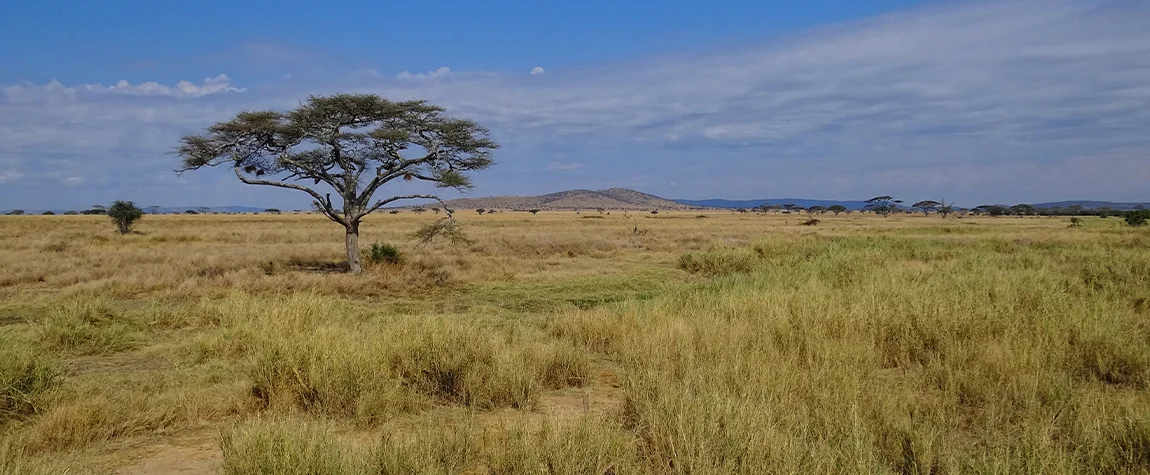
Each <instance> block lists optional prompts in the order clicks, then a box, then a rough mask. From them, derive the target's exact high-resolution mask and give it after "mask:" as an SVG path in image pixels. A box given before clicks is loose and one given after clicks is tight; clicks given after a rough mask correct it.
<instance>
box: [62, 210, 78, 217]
mask: <svg viewBox="0 0 1150 475" xmlns="http://www.w3.org/2000/svg"><path fill="white" fill-rule="evenodd" d="M77 214H80V213H79V212H77V211H75V210H68V211H65V212H64V215H65V216H75V215H77Z"/></svg>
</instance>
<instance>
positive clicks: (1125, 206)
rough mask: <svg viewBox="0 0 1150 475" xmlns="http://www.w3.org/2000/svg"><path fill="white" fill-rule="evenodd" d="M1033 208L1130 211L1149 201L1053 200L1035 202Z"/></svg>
mask: <svg viewBox="0 0 1150 475" xmlns="http://www.w3.org/2000/svg"><path fill="white" fill-rule="evenodd" d="M1031 206H1034V207H1035V208H1070V207H1072V206H1079V207H1081V208H1082V209H1099V208H1109V209H1113V210H1118V211H1130V210H1132V209H1135V208H1137V207H1139V206H1141V207H1143V208H1150V203H1114V202H1110V201H1055V202H1051V203H1036V204H1033V205H1031Z"/></svg>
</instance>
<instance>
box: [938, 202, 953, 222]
mask: <svg viewBox="0 0 1150 475" xmlns="http://www.w3.org/2000/svg"><path fill="white" fill-rule="evenodd" d="M935 211H936V212H938V215H939V216H942V219H946V217H947V216H948V215H950V214H951V213H953V212H954V203H947V202H946V198H943V199H941V200H939V201H938V209H937V210H935Z"/></svg>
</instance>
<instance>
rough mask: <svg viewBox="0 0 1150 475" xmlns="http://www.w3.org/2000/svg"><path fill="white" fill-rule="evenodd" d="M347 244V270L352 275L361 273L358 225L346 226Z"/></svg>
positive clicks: (361, 263)
mask: <svg viewBox="0 0 1150 475" xmlns="http://www.w3.org/2000/svg"><path fill="white" fill-rule="evenodd" d="M345 238H346V239H345V242H346V244H347V270H348V272H351V273H352V274H358V273H360V272H363V262H361V257H360V255H359V223H351V224H349V225H348V226H347V236H345Z"/></svg>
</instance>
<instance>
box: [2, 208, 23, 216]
mask: <svg viewBox="0 0 1150 475" xmlns="http://www.w3.org/2000/svg"><path fill="white" fill-rule="evenodd" d="M4 214H6V215H8V216H21V215H23V214H24V210H22V209H14V210H12V211H9V212H7V213H4Z"/></svg>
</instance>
